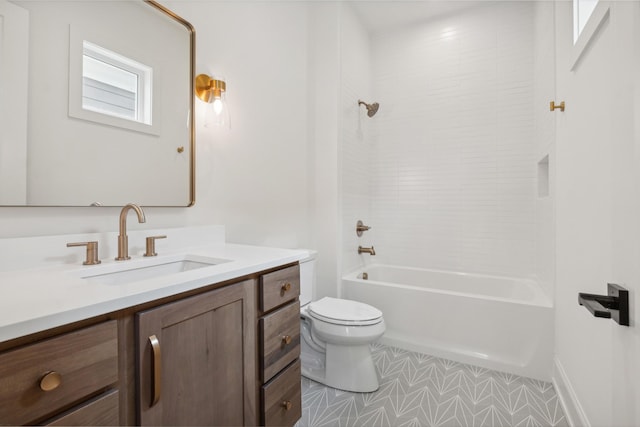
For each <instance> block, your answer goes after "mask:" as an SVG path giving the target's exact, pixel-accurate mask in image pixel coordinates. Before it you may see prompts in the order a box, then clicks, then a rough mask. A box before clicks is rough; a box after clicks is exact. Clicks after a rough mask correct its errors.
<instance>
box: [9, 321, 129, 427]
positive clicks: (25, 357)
mask: <svg viewBox="0 0 640 427" xmlns="http://www.w3.org/2000/svg"><path fill="white" fill-rule="evenodd" d="M117 330H118V328H117V323H116V321H109V322H104V323H101V324H98V325H95V326H90V327H88V328H84V329H80V330H78V331H75V332H71V333H68V334H64V335H60V336H57V337H55V338H51V339H48V340H44V341H40V342H37V343H35V344H31V345H28V346H24V347H20V348H17V349H14V350H10V351H7V352H5V353H2V354H0V378H1V379H2V380H1V381H0V424H3V425H21V424H32V423H35V422H40V420H42V419H43V418H48V417H51V416H53V415H55V414H56V413H59V412H60V411H62V410H65V409H67V408H68V407H70V406H72V405H75V404H77V403H78V402H79V401H81V400H83V399H85V398H87V397H90V396H91V395H92V394H93V395H95V394H96V393H99V392H100V391H101V390H104V389H106V388H107V387H109V386H110V385H113V384H115V383H116V382H117V381H118V332H117Z"/></svg>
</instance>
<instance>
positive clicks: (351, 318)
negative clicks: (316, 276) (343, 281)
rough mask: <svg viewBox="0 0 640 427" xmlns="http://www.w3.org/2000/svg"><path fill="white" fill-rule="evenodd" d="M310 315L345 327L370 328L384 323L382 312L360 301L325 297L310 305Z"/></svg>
mask: <svg viewBox="0 0 640 427" xmlns="http://www.w3.org/2000/svg"><path fill="white" fill-rule="evenodd" d="M307 312H308V313H309V315H310V316H311V317H313V318H315V319H317V320H320V321H323V322H327V323H332V324H335V325H344V326H368V325H375V324H378V323H380V322H381V321H382V312H381V311H380V310H378V309H377V308H375V307H372V306H370V305H368V304H364V303H361V302H358V301H351V300H345V299H337V298H331V297H324V298H322V299H320V300H318V301H315V302H312V303H311V304H309V308H308V311H307Z"/></svg>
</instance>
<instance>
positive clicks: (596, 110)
mask: <svg viewBox="0 0 640 427" xmlns="http://www.w3.org/2000/svg"><path fill="white" fill-rule="evenodd" d="M572 8H573V6H572V2H569V1H562V2H556V54H557V57H556V64H557V70H556V73H557V74H556V78H557V80H556V81H557V93H556V100H555V101H556V103H558V102H560V101H565V103H566V110H565V111H564V112H560V111H559V110H556V112H554V113H553V114H556V118H557V121H556V135H557V142H556V156H557V157H556V158H557V164H556V298H555V304H556V328H555V332H556V337H555V339H556V345H555V347H556V357H555V366H554V379H555V380H556V383H557V384H558V386H559V387H558V388H559V390H558V392H559V393H560V394H562V395H564V396H563V400H564V401H565V402H566V403H567V414H566V415H567V417H568V418H569V419H570V420H571V421H572V423H573V424H574V425H579V426H582V425H587V426H588V425H592V426H637V425H640V410H639V409H638V407H640V394H639V393H640V380H639V379H640V335H639V333H638V329H637V325H636V324H635V323H636V321H635V319H637V316H638V304H637V301H638V298H637V293H638V291H640V283H639V279H640V274H639V269H640V256H639V255H640V250H639V249H640V244H639V241H640V240H639V239H640V233H639V225H640V203H639V200H640V197H639V194H638V188H640V173H639V171H640V167H639V154H640V145H638V144H640V141H638V139H639V136H640V133H639V132H638V123H640V119H639V118H638V114H640V108H639V107H640V104H638V99H640V98H639V97H638V95H637V94H638V86H639V85H638V82H639V77H638V70H639V67H638V61H639V59H638V58H639V56H640V55H639V54H638V42H637V40H638V36H639V31H638V29H639V27H638V22H640V20H639V19H638V17H639V16H640V5H639V3H638V2H603V1H600V3H599V4H598V5H597V6H596V10H595V11H594V14H593V15H592V18H591V22H589V23H588V24H587V26H586V27H585V32H583V34H582V35H581V37H582V40H580V39H579V41H578V44H577V45H574V43H573V34H572V31H573V18H572ZM587 40H588V42H587ZM581 46H584V48H582V49H581ZM608 282H611V283H618V284H620V285H622V286H624V287H626V288H627V289H629V291H630V294H631V307H632V310H631V313H630V315H631V326H630V327H627V326H620V325H618V324H617V323H615V322H614V321H613V320H609V319H600V318H595V317H593V316H592V315H591V314H590V313H589V312H588V311H587V310H586V309H585V308H584V307H581V306H579V305H578V303H577V299H578V293H579V292H588V293H594V294H601V295H606V293H607V283H608Z"/></svg>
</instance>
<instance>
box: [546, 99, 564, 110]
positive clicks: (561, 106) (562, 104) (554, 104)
mask: <svg viewBox="0 0 640 427" xmlns="http://www.w3.org/2000/svg"><path fill="white" fill-rule="evenodd" d="M556 109H560V111H564V101H562V102H561V103H560V104H558V105H556V103H555V102H554V101H551V102H550V103H549V110H550V111H553V110H556Z"/></svg>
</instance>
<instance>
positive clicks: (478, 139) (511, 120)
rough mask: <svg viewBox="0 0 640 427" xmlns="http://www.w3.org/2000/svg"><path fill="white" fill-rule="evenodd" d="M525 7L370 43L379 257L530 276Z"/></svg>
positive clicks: (471, 15)
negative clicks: (376, 110)
mask: <svg viewBox="0 0 640 427" xmlns="http://www.w3.org/2000/svg"><path fill="white" fill-rule="evenodd" d="M533 17H534V11H533V5H532V3H530V2H496V3H484V2H480V3H478V4H477V5H475V6H472V7H470V8H468V9H466V10H463V11H460V12H459V13H456V14H455V15H448V16H445V17H442V18H438V19H436V20H432V21H427V22H425V23H424V24H420V25H415V26H411V27H408V28H403V29H399V30H390V31H384V32H380V33H375V35H374V37H373V39H372V52H373V55H372V56H373V69H374V81H373V84H374V88H375V90H374V96H375V97H376V100H377V101H379V102H380V105H381V107H380V112H379V113H378V116H376V119H377V126H378V133H377V137H376V138H375V142H376V146H375V148H374V151H375V155H374V158H373V159H372V165H371V167H372V169H373V174H372V179H371V196H372V206H373V207H372V221H371V222H372V225H373V226H374V227H375V230H376V234H375V239H376V242H375V243H376V251H377V252H378V254H379V255H378V256H377V260H378V261H380V262H385V263H391V264H397V265H409V266H419V267H427V268H436V269H445V270H454V271H465V272H479V273H488V274H500V275H509V276H519V277H529V276H532V275H534V271H535V243H536V239H535V227H534V224H535V200H536V193H535V192H536V185H535V179H536V162H537V160H536V158H535V154H536V150H535V148H534V140H533V130H534V122H533V102H532V100H533V92H534V75H533V71H534V68H533V66H534V40H533V30H534V27H533V21H534V20H533Z"/></svg>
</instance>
